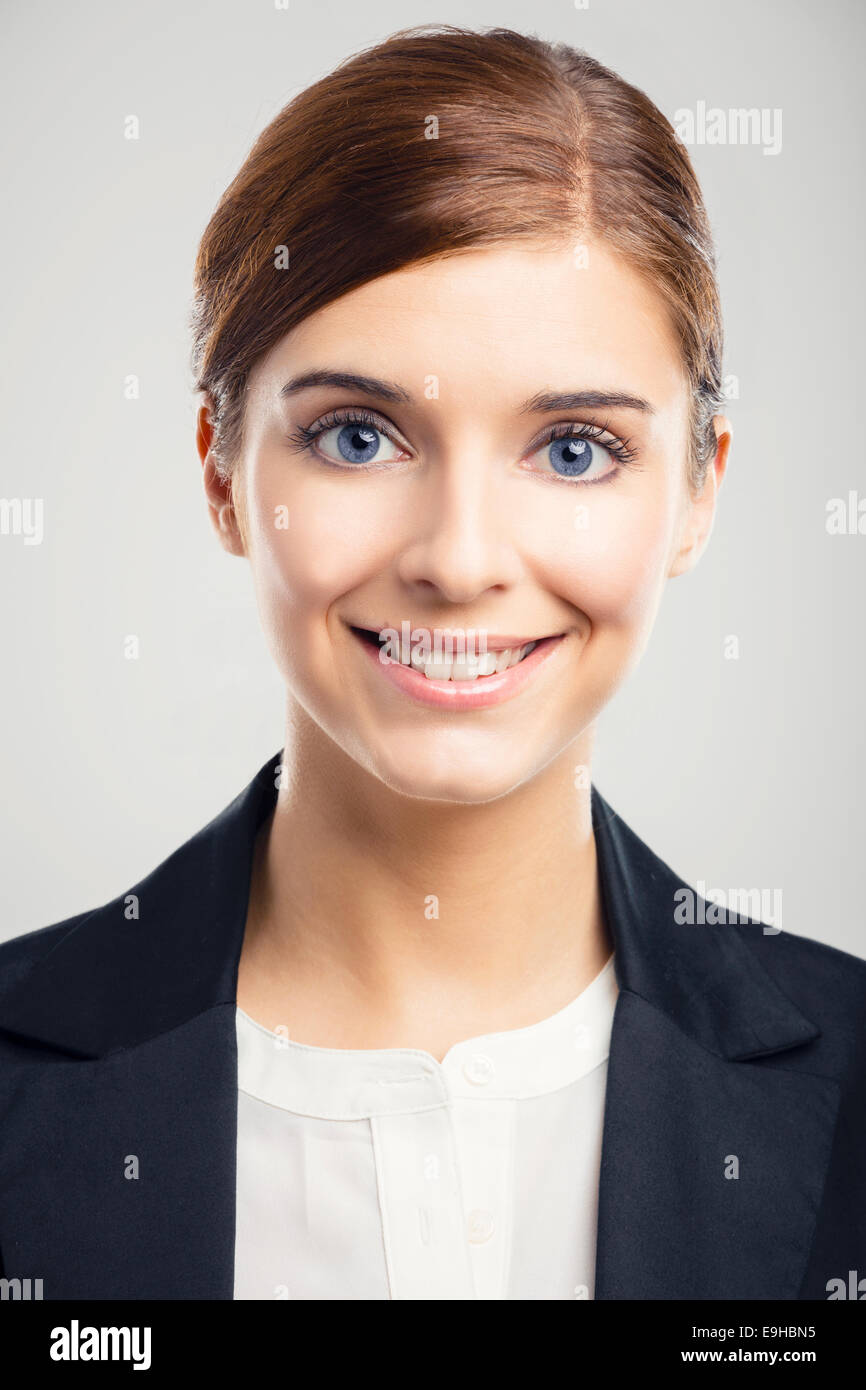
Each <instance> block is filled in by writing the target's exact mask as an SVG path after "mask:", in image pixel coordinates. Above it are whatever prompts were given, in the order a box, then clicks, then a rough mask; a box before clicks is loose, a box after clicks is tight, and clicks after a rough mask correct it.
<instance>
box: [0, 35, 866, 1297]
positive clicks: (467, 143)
mask: <svg viewBox="0 0 866 1390" xmlns="http://www.w3.org/2000/svg"><path fill="white" fill-rule="evenodd" d="M714 264H715V262H714V253H713V248H712V242H711V235H710V230H709V226H708V222H707V217H706V213H705V210H704V207H703V204H702V201H701V196H700V191H699V189H698V186H697V182H696V180H695V176H694V173H693V171H692V169H691V166H690V164H689V161H688V158H687V155H686V153H685V151H684V149H683V148H682V146H681V145H680V144H679V143H678V142H677V140H676V137H675V135H674V132H673V130H672V128H671V126H670V124H669V123H668V121H667V120H666V119H665V118H664V117H663V116H662V115H661V114H660V112H659V111H658V110H657V109H656V107H655V106H654V105H653V104H652V103H651V102H650V101H649V99H648V98H647V97H646V96H645V95H643V93H641V92H639V91H637V90H636V89H635V88H633V87H631V86H629V85H628V84H627V83H625V82H624V81H622V79H620V78H619V77H618V76H616V75H615V74H614V73H612V72H610V71H609V70H607V69H606V68H604V67H602V66H601V65H600V64H599V63H597V62H595V61H594V60H593V59H592V58H590V57H588V56H587V55H585V54H583V53H579V52H576V51H575V50H573V49H570V48H567V47H565V46H564V45H557V46H551V45H549V44H547V43H545V42H542V41H541V40H539V39H537V38H531V37H525V36H522V35H519V34H516V33H513V32H511V31H508V30H492V31H488V32H486V33H475V32H472V31H469V30H465V29H460V28H455V27H451V26H439V27H437V28H435V29H433V30H430V29H429V27H426V28H424V29H416V30H409V31H404V32H402V33H399V34H396V35H394V36H393V37H392V38H390V39H389V40H388V41H387V42H385V43H382V44H379V45H377V46H376V47H374V48H371V49H370V50H368V51H366V52H364V53H361V54H359V55H357V56H355V57H354V58H352V59H351V60H350V61H348V62H346V63H344V64H343V65H341V66H340V67H339V68H338V69H337V70H336V71H335V72H333V73H332V74H330V75H329V76H327V77H325V78H324V79H322V80H321V81H319V82H317V83H315V84H314V85H313V86H312V87H310V88H309V89H308V90H306V91H304V92H303V93H301V95H300V96H298V97H297V98H295V100H294V101H292V102H291V103H290V104H289V105H288V106H287V107H286V108H285V109H284V110H283V111H282V112H281V113H280V114H279V115H278V116H277V117H276V119H275V120H274V121H273V122H272V123H271V125H270V126H269V127H268V128H267V129H266V130H265V131H264V132H263V134H262V135H261V136H260V137H259V139H258V140H257V141H256V143H255V145H254V147H253V149H252V151H251V152H250V154H249V156H248V158H247V159H246V161H245V163H244V165H243V167H242V169H241V170H240V172H239V173H238V175H237V177H236V178H235V180H234V181H233V182H232V184H231V185H230V187H229V188H228V190H227V191H226V193H225V195H224V196H223V198H222V200H221V201H220V203H219V206H218V208H217V210H216V212H215V213H214V216H213V218H212V219H211V221H210V224H209V225H208V227H207V229H206V231H205V234H204V238H203V240H202V244H201V247H200V250H199V255H198V261H197V265H196V304H195V315H194V366H195V372H196V385H197V388H198V389H199V390H200V391H201V392H202V405H201V408H200V410H199V414H198V422H197V445H198V451H199V454H200V457H201V460H202V464H203V477H204V487H205V491H206V497H207V504H208V507H209V513H210V516H211V519H212V521H213V525H214V528H215V531H216V533H217V535H218V537H219V540H220V542H221V543H222V545H223V546H224V547H225V548H226V550H227V551H229V552H230V553H231V554H234V555H239V556H244V557H245V558H246V559H247V560H248V562H249V564H250V568H251V572H252V577H253V581H254V584H255V588H256V594H257V598H258V604H259V610H260V613H261V619H262V624H263V628H264V631H265V635H266V637H267V640H268V643H269V646H270V649H271V652H272V654H273V657H274V660H275V661H276V664H277V667H278V669H279V671H280V673H281V675H282V677H283V679H284V680H285V683H286V688H287V697H288V712H287V726H286V734H285V742H284V747H283V749H282V750H279V751H277V752H275V753H274V756H273V757H272V758H270V759H269V760H268V762H267V763H266V764H265V765H264V766H263V767H262V768H261V769H260V771H259V772H258V773H257V775H256V776H255V777H254V778H253V780H252V781H251V782H250V784H249V786H248V787H247V788H246V790H245V791H244V792H242V793H241V794H240V796H239V797H238V798H237V799H236V800H235V801H234V802H232V804H231V805H230V806H229V807H227V808H226V810H225V811H223V812H222V813H221V814H220V815H218V816H217V817H216V819H215V820H213V821H212V822H211V823H210V824H209V825H207V826H206V827H205V828H204V829H203V830H202V831H200V832H199V833H198V834H197V835H196V836H194V837H193V838H192V839H191V840H190V841H189V842H188V843H186V844H184V845H183V846H182V847H181V848H180V849H178V850H177V851H176V852H175V853H174V854H173V855H171V857H170V858H169V859H167V860H166V861H165V862H164V863H163V864H161V865H160V866H159V867H158V868H156V869H155V870H154V871H153V872H152V873H150V874H149V875H148V876H147V877H146V878H145V879H143V880H142V882H141V883H140V884H137V885H136V886H135V887H133V888H132V889H131V890H130V891H129V892H128V893H126V894H123V895H122V896H121V897H119V898H118V899H116V900H114V901H113V902H111V903H108V904H106V905H105V906H102V907H100V908H97V909H96V910H95V911H93V912H90V913H86V914H82V915H81V916H79V917H75V918H71V919H69V920H68V921H65V922H61V923H59V924H57V925H54V926H51V927H47V928H44V929H43V930H42V931H38V932H34V933H30V934H28V935H25V936H21V937H18V938H17V939H15V940H13V941H11V942H9V943H8V944H7V945H6V946H4V947H3V949H2V959H3V964H4V967H5V968H4V971H3V977H4V993H3V998H2V1009H0V1027H2V1030H3V1032H2V1044H3V1055H4V1066H3V1069H2V1076H3V1092H2V1096H3V1111H2V1114H3V1119H2V1125H0V1134H2V1136H3V1138H2V1172H3V1182H2V1186H0V1191H2V1194H3V1196H2V1208H0V1245H2V1255H3V1263H4V1274H5V1275H6V1277H14V1278H22V1279H23V1278H26V1277H40V1278H41V1279H42V1280H43V1289H44V1297H46V1298H64V1297H88V1298H93V1297H107V1298H211V1299H231V1298H237V1299H246V1298H296V1299H304V1300H309V1299H368V1298H369V1299H380V1298H384V1299H388V1298H391V1299H424V1298H430V1299H446V1298H449V1299H481V1298H485V1299H487V1298H489V1299H572V1298H578V1299H581V1298H597V1299H617V1298H642V1299H680V1298H718V1297H728V1298H739V1299H747V1298H784V1299H797V1298H826V1297H827V1296H828V1294H830V1293H831V1292H832V1291H831V1285H830V1281H832V1280H833V1279H835V1278H837V1277H842V1278H847V1275H848V1271H849V1270H850V1269H858V1268H860V1269H864V1272H866V1242H864V1217H863V1212H864V1208H866V1204H864V1201H863V1196H864V1192H863V1177H862V1172H863V1165H862V1162H860V1154H861V1153H862V1145H863V1140H864V1124H863V1106H862V1101H863V1096H864V1069H863V1033H862V1024H861V1022H860V1020H861V1019H862V1016H863V1013H862V1009H863V1002H864V997H866V966H864V963H863V962H862V961H860V960H859V959H856V958H854V957H852V956H849V955H846V954H843V953H842V952H839V951H837V950H834V949H831V948H830V947H827V946H824V945H821V944H819V943H817V942H814V941H810V940H807V939H803V938H791V937H788V936H787V935H785V934H784V933H781V932H779V931H778V929H776V928H774V927H772V926H771V925H769V924H762V923H760V922H757V921H751V920H748V919H746V918H740V917H739V916H738V915H737V914H736V913H733V914H727V915H725V914H721V916H722V918H723V920H720V914H719V913H718V911H716V912H715V913H713V912H712V911H710V912H708V911H707V904H704V903H701V902H695V899H694V895H693V894H692V893H691V890H690V889H689V888H688V887H687V886H686V885H685V884H683V882H682V881H681V880H680V879H679V878H678V877H677V875H676V874H675V873H673V872H672V871H671V870H670V869H669V868H667V867H666V866H665V865H664V864H663V863H662V862H661V861H660V860H659V859H658V858H656V856H655V855H653V854H652V852H651V851H650V850H649V849H648V848H647V847H646V846H644V845H643V844H642V843H641V842H640V840H639V839H638V838H637V837H636V836H635V835H634V834H633V833H632V832H631V831H630V830H629V829H628V828H627V826H625V825H624V824H623V823H622V821H620V820H619V819H618V818H617V816H616V815H615V813H614V812H613V811H612V810H611V808H610V807H609V806H607V804H606V803H605V801H604V800H603V798H602V797H601V796H600V795H599V793H598V792H597V791H596V790H595V788H594V787H593V786H592V783H591V777H590V766H591V756H592V741H593V733H594V729H595V725H596V722H597V720H598V717H599V715H600V714H601V711H602V710H603V709H604V707H605V705H606V704H607V703H608V701H609V700H610V699H611V697H612V695H613V694H614V692H615V691H616V689H617V688H618V687H619V685H620V684H621V682H622V681H623V679H624V678H625V676H626V675H627V673H628V672H629V671H630V669H631V668H632V667H633V666H634V664H635V662H636V661H637V659H638V658H639V655H640V653H641V651H642V649H643V647H644V644H645V643H646V641H647V639H648V636H649V633H650V629H651V627H652V624H653V620H654V617H655V614H656V611H657V608H658V605H659V602H660V599H661V595H662V591H663V589H664V586H665V583H666V581H667V580H668V579H670V578H673V577H674V576H677V575H680V574H682V573H684V572H685V571H687V570H690V569H691V568H692V567H693V565H694V564H695V562H696V561H697V559H698V557H699V556H700V554H701V551H702V550H703V548H704V546H705V545H706V542H707V539H708V536H709V534H710V528H711V525H712V521H713V514H714V510H715V505H716V498H717V493H718V488H719V485H720V483H721V481H722V479H723V476H724V472H725V467H726V463H727V458H728V452H729V448H730V442H731V427H730V424H729V422H728V420H727V419H726V418H725V416H724V414H723V413H722V404H723V396H722V391H721V370H722V363H721V354H722V325H721V316H720V310H719V299H718V292H717V287H716V283H715V277H714ZM690 813H691V814H695V813H699V808H695V809H692V810H690ZM684 895H685V897H684ZM688 900H691V901H692V903H693V904H694V911H693V912H692V913H689V912H683V911H682V907H683V903H684V901H686V902H687V901H688Z"/></svg>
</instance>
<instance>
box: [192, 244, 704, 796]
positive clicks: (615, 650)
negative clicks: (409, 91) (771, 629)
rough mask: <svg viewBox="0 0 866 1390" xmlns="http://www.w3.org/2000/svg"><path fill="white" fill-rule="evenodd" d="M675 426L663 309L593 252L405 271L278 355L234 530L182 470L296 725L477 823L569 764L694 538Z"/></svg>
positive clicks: (677, 365)
mask: <svg viewBox="0 0 866 1390" xmlns="http://www.w3.org/2000/svg"><path fill="white" fill-rule="evenodd" d="M585 259H586V258H585ZM311 373H317V374H325V373H339V374H343V375H350V376H352V377H357V378H363V379H364V381H365V382H366V383H367V384H366V386H365V385H363V384H361V382H356V383H354V384H329V383H327V382H325V381H321V382H320V384H307V385H304V384H303V378H305V377H307V376H308V375H309V374H311ZM556 397H560V398H561V399H559V400H557V399H555V398H556ZM569 398H570V399H569ZM687 405H688V383H687V379H686V377H685V374H684V370H683V367H682V364H681V359H680V354H679V351H678V347H677V343H676V340H675V338H674V335H673V331H672V328H671V326H670V324H669V321H668V317H667V313H666V310H665V308H664V305H663V303H662V301H661V300H660V298H659V297H658V294H657V292H656V291H655V290H653V289H652V288H651V287H650V286H648V285H647V284H646V283H645V282H644V281H643V280H642V279H641V278H640V277H639V276H638V275H637V274H636V273H635V272H633V271H632V270H631V269H630V268H629V267H628V266H627V265H626V264H625V263H624V262H623V261H622V260H621V259H620V258H618V257H617V256H616V255H615V254H613V253H612V252H609V251H607V250H606V249H605V247H604V246H603V245H602V244H600V243H595V242H593V243H589V246H588V264H585V263H580V264H579V263H578V259H577V258H576V257H575V256H574V255H573V254H572V253H571V252H570V251H569V250H562V249H552V248H551V247H550V246H546V245H541V244H532V245H527V244H526V243H524V244H522V245H520V244H517V243H509V244H506V245H498V246H496V247H494V248H492V249H484V250H479V251H472V252H467V253H462V254H460V255H458V256H451V257H447V258H445V259H442V260H439V261H436V262H433V263H430V264H427V265H419V266H414V267H409V268H407V269H404V270H400V271H397V272H395V273H393V274H389V275H386V276H383V277H381V278H379V279H377V280H374V281H372V282H371V283H368V284H366V285H364V286H362V287H361V288H360V289H356V290H353V291H352V292H350V293H348V294H346V295H344V296H343V297H342V298H340V299H338V300H336V301H335V302H334V303H332V304H329V305H328V306H327V307H326V308H324V309H321V310H319V311H317V312H316V313H314V314H312V315H311V316H310V317H308V318H307V319H306V320H304V321H303V322H302V323H301V324H300V325H299V326H298V327H297V328H295V329H294V330H293V331H292V332H290V333H289V334H288V335H287V336H285V337H284V338H283V339H282V340H281V341H280V342H279V343H278V344H277V345H276V346H275V347H274V348H273V349H272V350H271V351H270V352H269V353H268V354H267V355H266V356H265V357H264V358H263V359H262V360H261V361H260V362H259V363H258V364H257V366H256V368H255V369H254V371H253V373H252V374H251V379H250V389H249V393H248V403H247V406H246V417H245V419H246V425H245V443H244V452H243V457H242V460H241V468H240V472H239V475H238V476H237V477H236V479H235V492H234V496H235V501H236V504H237V513H239V515H240V524H239V523H238V520H237V518H236V513H235V512H234V511H233V510H232V509H231V508H228V507H226V506H225V505H224V503H225V501H226V492H225V488H224V486H222V487H221V485H220V483H219V481H218V479H217V478H216V475H215V473H214V470H213V466H212V463H211V462H210V460H209V457H208V456H207V451H206V443H205V444H203V443H202V442H201V437H200V444H199V447H200V451H201V452H202V453H203V455H204V456H205V457H204V461H205V474H206V487H207V490H208V495H209V499H210V502H211V507H212V513H213V516H214V520H215V523H216V524H217V527H218V529H219V530H220V533H221V535H222V537H223V541H224V544H225V545H226V546H227V548H228V549H230V550H233V551H235V552H236V553H245V554H246V555H247V556H248V557H249V560H250V563H251V566H252V571H253V578H254V583H255V589H256V594H257V598H258V604H259V610H260V613H261V618H262V622H263V625H264V629H265V633H266V635H267V638H268V641H269V645H270V648H271V651H272V653H273V656H274V658H275V660H276V662H277V664H278V666H279V669H280V671H281V672H282V675H283V677H284V679H285V681H286V684H287V686H288V688H289V691H290V694H291V696H293V697H294V700H295V701H297V703H298V705H299V706H300V707H301V708H302V710H303V711H306V714H307V716H308V717H309V719H310V720H311V721H313V723H314V725H315V726H318V729H319V730H321V731H323V732H324V734H325V735H327V737H328V738H329V739H330V740H332V741H333V742H334V743H335V744H337V745H338V746H339V747H340V748H341V749H343V750H344V752H345V753H346V754H347V755H348V756H349V757H350V758H352V759H353V760H355V762H356V763H358V764H360V765H361V767H363V768H365V769H366V770H367V771H368V772H369V773H370V774H371V775H372V776H374V777H376V778H378V779H381V781H383V782H385V783H386V784H388V785H389V786H390V787H392V788H394V789H396V790H397V791H399V792H402V793H404V794H408V795H410V796H415V797H425V798H433V799H437V800H448V801H460V802H483V801H486V800H489V799H491V798H493V797H497V796H500V795H502V794H504V793H507V792H509V791H510V790H512V789H514V788H515V787H518V786H520V785H521V784H523V783H525V782H526V781H527V780H528V779H531V778H532V777H533V776H534V775H535V774H536V773H538V772H540V770H541V769H542V768H544V767H546V766H547V765H548V764H550V763H551V761H552V760H554V759H556V758H557V757H558V756H559V755H561V754H564V755H565V756H566V757H568V758H569V761H573V759H574V750H573V749H572V751H571V753H570V754H569V753H567V752H566V750H568V749H569V746H570V745H572V744H573V743H574V741H575V739H576V738H577V737H578V736H579V735H581V734H582V733H583V732H584V731H587V730H588V729H589V728H590V726H591V725H592V723H593V721H594V720H595V719H596V716H597V715H598V714H599V712H600V710H601V709H602V708H603V707H604V706H605V705H606V703H607V702H608V700H609V699H610V698H611V696H612V695H613V693H614V692H615V690H616V689H617V687H618V686H619V684H620V683H621V681H622V680H623V678H624V676H625V675H626V673H627V672H628V671H629V669H630V668H631V667H632V666H633V664H634V663H635V661H636V660H637V658H638V656H639V655H640V652H641V650H642V648H643V646H644V644H645V642H646V639H647V637H648V635H649V631H650V628H651V625H652V622H653V619H654V617H655V614H656V611H657V607H658V603H659V599H660V595H661V591H662V586H663V584H664V581H665V579H666V577H667V576H669V575H671V574H674V573H678V572H680V570H682V569H685V568H687V567H688V566H689V565H690V564H691V563H692V562H693V560H694V558H695V556H696V555H697V554H698V553H699V550H700V548H701V545H702V544H703V541H704V539H705V537H706V535H707V534H708V531H709V526H710V523H711V518H712V507H713V501H714V495H715V482H716V479H715V478H714V477H713V476H711V477H710V478H709V481H708V483H707V485H706V486H705V488H704V490H703V494H702V496H701V498H699V499H694V498H692V497H691V495H690V492H689V489H688V485H687V426H688V417H687ZM359 412H361V414H360V418H359ZM201 418H203V419H204V420H206V419H207V416H206V415H204V416H203V417H201ZM717 418H718V420H721V418H722V417H717ZM723 423H724V424H725V425H726V422H723ZM553 427H555V429H554V428H553ZM303 431H305V432H306V435H307V438H308V440H309V442H307V443H305V440H304V439H303V438H302V437H301V436H300V435H299V432H303ZM718 432H719V426H718V423H717V433H718ZM551 433H553V435H554V436H555V437H554V438H553V439H551ZM563 436H565V437H564V438H563ZM206 437H207V429H206V428H205V438H206ZM726 442H727V441H726ZM725 452H726V447H723V448H722V449H721V450H720V451H719V454H720V455H722V456H723V455H724V453H725ZM723 467H724V458H723V457H721V459H718V458H717V470H716V472H717V475H718V477H720V476H721V470H722V469H723ZM710 473H711V475H712V473H713V470H712V469H711V470H710ZM404 624H407V625H408V626H407V627H404V626H403V625H404ZM386 629H387V630H388V632H386V633H385V643H386V645H384V646H381V643H380V641H379V640H378V639H377V638H376V635H375V634H378V633H380V632H382V631H383V630H386ZM359 630H366V632H367V634H368V635H367V636H366V637H364V636H362V635H361V634H360V631H359ZM467 630H471V631H472V632H474V634H475V638H474V644H475V645H474V647H473V645H472V644H473V638H472V637H471V635H470V634H469V633H468V632H467ZM389 632H390V633H393V634H394V636H393V637H391V638H390V640H389ZM437 633H438V636H439V639H440V644H441V653H439V654H438V655H440V656H441V657H443V658H444V657H447V655H448V654H449V651H450V652H451V653H454V654H456V656H457V657H458V658H459V657H460V656H461V655H463V654H465V653H462V652H461V649H460V646H459V643H460V640H461V636H463V634H466V636H465V638H464V641H465V644H466V650H467V651H468V652H469V654H470V655H471V654H472V653H473V651H474V652H476V653H483V652H484V649H485V647H486V656H485V655H483V654H482V655H481V658H480V661H479V662H477V663H475V664H473V663H472V662H471V661H469V662H467V661H466V660H464V661H463V662H461V661H460V660H459V659H458V660H457V663H456V665H449V664H447V663H446V664H444V665H443V664H442V661H441V660H440V661H438V662H437V660H436V657H437V652H436V650H435V647H434V645H433V644H434V642H435V640H436V637H437ZM370 634H372V636H371V635H370ZM397 634H399V635H400V636H401V638H403V639H405V645H404V644H403V643H402V642H398V641H396V635H397ZM449 634H450V638H451V642H452V646H451V648H449V646H448V640H449ZM425 640H426V641H429V647H427V648H425ZM532 642H535V643H537V644H538V645H537V646H536V647H535V648H534V649H533V650H532V651H530V652H528V653H526V655H525V656H523V659H522V660H518V658H519V657H520V655H521V650H522V649H523V648H525V647H527V646H528V644H530V643H532ZM380 647H381V650H380ZM504 649H509V650H508V651H506V650H504ZM413 650H414V656H415V664H414V665H413V664H412V661H411V657H412V654H413ZM383 654H384V655H385V656H386V657H388V656H390V657H391V659H390V660H382V655H383ZM401 656H402V657H404V658H406V664H403V662H402V661H401V660H400V659H399V658H400V657H401ZM425 657H426V658H427V660H425ZM394 658H397V659H394ZM429 662H432V664H428V663H429ZM515 662H516V663H517V664H516V665H515V664H514V663H515ZM488 673H489V674H488ZM466 677H469V678H468V679H466Z"/></svg>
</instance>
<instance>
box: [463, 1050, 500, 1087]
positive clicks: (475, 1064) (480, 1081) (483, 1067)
mask: <svg viewBox="0 0 866 1390" xmlns="http://www.w3.org/2000/svg"><path fill="white" fill-rule="evenodd" d="M495 1070H496V1068H495V1067H494V1065H493V1062H492V1061H491V1060H490V1058H489V1057H488V1056H487V1054H486V1053H484V1052H476V1053H474V1054H473V1055H472V1056H471V1057H470V1058H469V1059H468V1061H466V1062H464V1063H463V1075H464V1076H465V1077H466V1080H467V1081H471V1083H472V1085H473V1086H486V1085H487V1083H488V1081H489V1080H490V1078H491V1077H492V1076H493V1073H494V1071H495Z"/></svg>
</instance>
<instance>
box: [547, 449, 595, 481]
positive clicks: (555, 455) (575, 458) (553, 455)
mask: <svg viewBox="0 0 866 1390" xmlns="http://www.w3.org/2000/svg"><path fill="white" fill-rule="evenodd" d="M548 447H549V449H550V462H551V463H552V464H553V466H554V468H555V469H556V471H557V473H561V474H562V475H563V477H565V478H579V477H580V475H581V474H582V473H585V472H586V471H587V469H588V468H589V467H590V466H591V464H592V445H591V444H590V442H589V440H588V439H554V441H553V443H552V444H550V445H549V446H548Z"/></svg>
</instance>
